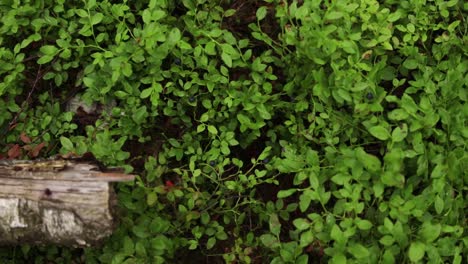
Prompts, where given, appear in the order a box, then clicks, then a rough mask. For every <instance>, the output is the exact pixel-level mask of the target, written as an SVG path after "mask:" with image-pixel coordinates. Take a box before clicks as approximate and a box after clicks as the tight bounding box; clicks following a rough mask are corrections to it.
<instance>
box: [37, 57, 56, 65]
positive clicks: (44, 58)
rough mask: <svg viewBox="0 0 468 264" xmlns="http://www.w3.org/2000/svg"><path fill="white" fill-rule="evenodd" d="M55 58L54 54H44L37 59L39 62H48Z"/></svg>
mask: <svg viewBox="0 0 468 264" xmlns="http://www.w3.org/2000/svg"><path fill="white" fill-rule="evenodd" d="M53 59H54V56H51V55H44V56H42V57H40V58H39V59H38V60H37V64H46V63H48V62H50V61H51V60H53Z"/></svg>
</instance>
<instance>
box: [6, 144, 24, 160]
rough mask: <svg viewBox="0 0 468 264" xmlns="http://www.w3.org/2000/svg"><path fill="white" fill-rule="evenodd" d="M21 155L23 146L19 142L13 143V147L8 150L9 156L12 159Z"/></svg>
mask: <svg viewBox="0 0 468 264" xmlns="http://www.w3.org/2000/svg"><path fill="white" fill-rule="evenodd" d="M20 155H21V147H20V145H18V144H15V145H13V147H11V148H10V149H9V150H8V158H10V159H16V158H17V157H19V156H20Z"/></svg>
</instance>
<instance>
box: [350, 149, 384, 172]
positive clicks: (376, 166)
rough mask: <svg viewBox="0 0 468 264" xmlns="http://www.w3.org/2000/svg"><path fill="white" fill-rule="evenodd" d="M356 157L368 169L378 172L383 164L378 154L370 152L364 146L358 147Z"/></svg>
mask: <svg viewBox="0 0 468 264" xmlns="http://www.w3.org/2000/svg"><path fill="white" fill-rule="evenodd" d="M356 157H357V158H358V160H359V161H360V162H361V163H362V164H363V165H364V167H365V168H366V170H368V171H371V172H377V171H379V170H380V168H381V166H382V165H381V162H380V160H379V159H378V158H377V157H376V156H374V155H371V154H368V153H367V152H366V151H365V150H364V149H363V148H357V149H356Z"/></svg>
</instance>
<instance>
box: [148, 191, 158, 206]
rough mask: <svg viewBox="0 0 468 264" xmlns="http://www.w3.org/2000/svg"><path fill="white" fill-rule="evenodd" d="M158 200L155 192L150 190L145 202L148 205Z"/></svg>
mask: <svg viewBox="0 0 468 264" xmlns="http://www.w3.org/2000/svg"><path fill="white" fill-rule="evenodd" d="M157 200H158V197H157V195H156V193H155V192H150V193H148V195H147V197H146V203H147V204H148V205H149V206H152V205H154V204H155V203H156V202H157Z"/></svg>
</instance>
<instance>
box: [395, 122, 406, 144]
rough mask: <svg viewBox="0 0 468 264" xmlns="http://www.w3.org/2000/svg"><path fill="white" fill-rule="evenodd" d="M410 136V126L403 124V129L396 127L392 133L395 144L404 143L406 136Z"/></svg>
mask: <svg viewBox="0 0 468 264" xmlns="http://www.w3.org/2000/svg"><path fill="white" fill-rule="evenodd" d="M407 135H408V126H407V125H406V124H403V125H402V127H399V126H398V127H395V129H393V132H392V141H393V142H401V141H403V140H404V139H405V138H406V136H407Z"/></svg>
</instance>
